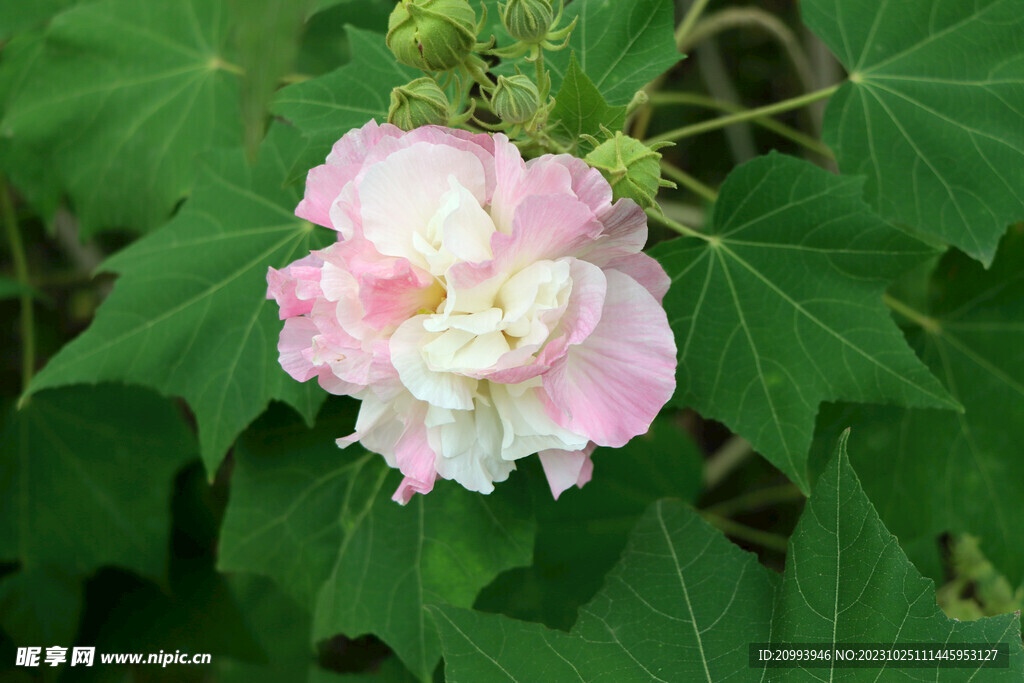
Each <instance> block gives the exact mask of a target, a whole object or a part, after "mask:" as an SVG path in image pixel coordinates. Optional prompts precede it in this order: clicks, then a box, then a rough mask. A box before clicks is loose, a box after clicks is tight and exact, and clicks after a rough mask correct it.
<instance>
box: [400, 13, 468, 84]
mask: <svg viewBox="0 0 1024 683" xmlns="http://www.w3.org/2000/svg"><path fill="white" fill-rule="evenodd" d="M476 34H477V23H476V13H475V12H474V11H473V8H472V7H470V5H469V2H467V0H402V1H401V2H400V3H399V4H398V5H396V6H395V9H394V10H393V11H392V12H391V17H390V19H389V20H388V34H387V38H386V41H387V45H388V48H390V49H391V51H392V52H393V53H394V55H395V57H396V58H397V59H398V61H399V62H401V63H402V64H405V65H407V66H412V67H415V68H417V69H422V70H424V71H447V70H448V69H451V68H453V67H456V66H458V65H459V64H461V63H462V62H463V61H464V60H465V59H466V57H467V56H469V54H470V53H471V52H472V50H473V47H474V46H475V45H476Z"/></svg>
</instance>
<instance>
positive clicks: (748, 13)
mask: <svg viewBox="0 0 1024 683" xmlns="http://www.w3.org/2000/svg"><path fill="white" fill-rule="evenodd" d="M743 27H753V28H759V29H761V30H762V31H764V32H765V33H767V34H768V35H770V36H771V37H772V38H774V39H775V40H776V42H778V44H779V46H780V47H782V49H783V50H784V51H785V53H786V55H787V56H788V57H789V61H790V62H791V63H792V64H793V69H794V70H795V71H796V74H797V77H798V78H799V79H800V83H801V86H802V87H803V89H804V90H810V89H811V88H813V87H814V85H813V83H814V74H813V73H812V70H811V64H810V60H809V59H808V58H807V55H806V54H805V53H804V51H803V48H802V47H801V46H800V41H799V39H798V38H797V36H796V34H795V33H794V32H793V30H792V29H790V28H789V27H788V26H786V23H785V22H784V21H782V20H781V19H779V18H778V17H777V16H775V15H774V14H771V13H770V12H767V11H765V10H763V9H761V8H759V7H728V8H726V9H723V10H721V11H718V12H716V13H714V14H712V15H711V16H709V17H707V18H705V19H702V20H701V21H700V23H698V24H697V25H696V26H694V27H693V30H692V31H690V33H689V35H687V36H685V37H684V40H683V42H682V43H676V47H677V48H678V49H679V51H680V52H686V51H687V50H688V49H689V48H690V47H691V46H693V45H696V44H697V43H699V42H701V41H702V40H706V39H708V38H712V37H714V36H716V35H718V34H719V33H721V32H722V31H727V30H729V29H734V28H743Z"/></svg>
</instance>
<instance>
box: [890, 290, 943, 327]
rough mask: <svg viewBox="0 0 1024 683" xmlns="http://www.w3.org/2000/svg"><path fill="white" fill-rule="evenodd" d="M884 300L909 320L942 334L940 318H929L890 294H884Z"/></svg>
mask: <svg viewBox="0 0 1024 683" xmlns="http://www.w3.org/2000/svg"><path fill="white" fill-rule="evenodd" d="M882 301H884V302H885V305H886V306H888V307H889V308H891V309H892V310H894V311H896V312H897V313H899V314H900V315H902V316H903V317H904V318H906V319H907V320H910V321H911V322H913V323H915V324H916V325H918V326H919V327H920V328H921V329H923V330H924V331H925V332H928V333H929V334H941V333H942V325H940V324H939V321H938V320H935V319H934V318H929V317H928V316H926V315H925V314H924V313H921V312H920V311H917V310H914V309H913V308H911V307H910V306H908V305H907V304H905V303H903V302H902V301H900V300H899V299H896V298H894V297H891V296H889V295H888V294H883V295H882Z"/></svg>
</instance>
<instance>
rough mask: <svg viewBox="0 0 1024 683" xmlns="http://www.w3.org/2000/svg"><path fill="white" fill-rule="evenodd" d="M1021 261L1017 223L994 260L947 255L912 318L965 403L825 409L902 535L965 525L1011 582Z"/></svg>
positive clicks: (1023, 522) (1019, 464)
mask: <svg viewBox="0 0 1024 683" xmlns="http://www.w3.org/2000/svg"><path fill="white" fill-rule="evenodd" d="M1021 263H1024V233H1022V232H1021V230H1020V229H1019V228H1016V229H1013V230H1011V231H1010V233H1009V234H1008V235H1007V236H1006V237H1005V238H1004V240H1003V242H1002V245H1001V246H1000V248H999V255H998V257H997V258H996V261H995V263H994V264H993V265H992V268H991V270H988V271H985V270H984V269H983V268H982V267H981V266H980V265H979V264H977V263H975V262H972V261H971V260H970V259H969V258H967V257H966V256H964V255H963V254H960V253H956V252H951V253H949V254H947V255H946V257H945V258H944V259H943V260H942V261H941V263H940V265H939V267H938V269H937V270H936V272H935V273H934V274H933V279H932V292H931V296H930V297H929V301H930V302H931V306H930V309H929V310H927V311H925V312H924V313H922V316H923V319H922V320H919V321H918V323H911V326H910V327H909V329H908V335H909V338H910V340H911V342H912V344H913V346H914V347H915V348H916V349H917V351H918V353H919V354H920V355H921V357H922V358H923V360H924V361H925V363H927V364H928V366H929V367H931V368H932V370H933V371H934V372H935V374H936V375H938V376H939V377H940V378H942V379H943V380H944V382H945V383H946V386H948V387H949V390H950V393H952V394H953V396H955V397H956V398H957V400H959V401H960V402H961V403H963V405H964V408H965V412H964V413H961V414H959V415H951V414H949V413H946V412H940V411H933V410H894V409H892V408H881V407H877V406H845V405H840V406H834V407H832V408H830V409H829V410H828V411H823V415H822V419H821V422H822V424H824V425H826V426H827V425H835V424H838V425H841V427H840V428H842V427H845V426H852V427H853V436H852V440H853V443H854V444H855V445H856V450H855V453H856V454H855V455H854V456H853V462H854V464H855V465H856V466H857V471H858V472H859V473H860V476H861V478H862V480H863V481H864V488H865V490H867V492H868V495H869V496H870V497H871V500H872V501H873V502H874V503H875V505H876V506H877V507H878V511H879V514H880V515H881V516H882V519H883V520H884V521H885V523H886V524H887V525H888V526H889V527H890V528H891V529H892V530H893V531H894V532H895V533H897V534H898V535H899V537H900V538H901V539H903V541H904V542H905V543H909V542H913V541H915V540H918V539H921V540H925V539H927V540H928V541H929V545H930V546H931V547H932V548H936V547H937V546H936V545H935V543H934V539H935V537H936V536H938V535H939V534H941V533H944V532H947V531H949V532H953V533H961V532H967V533H971V534H972V535H974V536H977V537H979V538H980V540H981V549H982V550H983V551H984V552H985V554H986V556H987V557H988V559H989V560H991V561H992V563H993V564H994V565H995V566H996V567H997V568H998V569H999V570H1000V571H1001V572H1003V573H1005V574H1006V576H1007V578H1008V579H1009V580H1010V582H1011V584H1012V585H1019V584H1020V582H1021V581H1022V580H1024V556H1022V555H1021V552H1020V549H1021V547H1022V546H1024V507H1022V506H1021V501H1024V460H1022V459H1021V457H1020V454H1021V451H1020V444H1021V443H1024V420H1021V409H1020V406H1021V402H1022V400H1024V272H1022V271H1021V267H1020V264H1021ZM922 322H923V323H924V324H925V325H927V326H926V327H922V326H921V323H922ZM832 431H833V430H831V429H826V430H825V431H824V432H823V435H822V436H821V437H820V438H819V441H821V440H824V439H827V438H829V435H830V434H831V433H832ZM818 451H819V453H820V451H821V448H820V447H819V449H818Z"/></svg>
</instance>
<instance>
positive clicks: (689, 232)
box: [644, 209, 711, 242]
mask: <svg viewBox="0 0 1024 683" xmlns="http://www.w3.org/2000/svg"><path fill="white" fill-rule="evenodd" d="M644 212H645V213H646V214H647V217H648V218H650V219H651V220H653V221H655V222H657V223H661V224H662V225H664V226H665V227H666V228H668V229H670V230H674V231H675V232H678V233H679V234H680V235H682V236H684V237H697V238H699V239H702V240H704V241H706V242H710V241H711V238H710V237H708V236H707V235H702V234H701V233H699V232H698V231H696V230H694V229H693V228H691V227H688V226H685V225H683V224H682V223H680V222H679V221H674V220H672V219H671V218H669V217H668V216H666V215H664V214H663V213H661V212H659V211H656V210H655V209H645V210H644Z"/></svg>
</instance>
